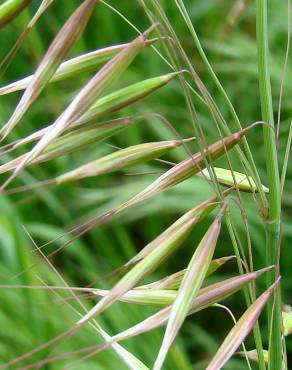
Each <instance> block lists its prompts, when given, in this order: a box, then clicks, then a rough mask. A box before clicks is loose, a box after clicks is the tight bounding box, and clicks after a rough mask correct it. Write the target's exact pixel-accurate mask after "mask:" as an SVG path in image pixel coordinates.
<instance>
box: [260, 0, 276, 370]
mask: <svg viewBox="0 0 292 370" xmlns="http://www.w3.org/2000/svg"><path fill="white" fill-rule="evenodd" d="M256 26H257V46H258V74H259V90H260V101H261V110H262V119H263V121H265V122H267V123H268V124H269V126H264V127H263V136H264V145H265V151H266V167H267V176H268V183H269V188H270V198H269V214H268V219H267V222H266V238H267V246H266V251H267V265H271V264H274V265H276V269H275V271H272V272H271V273H268V275H267V276H268V279H267V280H268V281H267V283H268V285H269V286H270V285H271V283H272V282H273V281H274V280H275V277H276V276H277V275H278V274H279V253H280V252H279V250H280V227H281V187H280V176H279V168H278V158H277V148H276V138H275V131H274V117H273V105H272V93H271V82H270V73H269V60H268V59H269V47H268V30H267V0H256ZM274 302H275V304H274V305H272V304H269V305H268V317H269V330H270V333H271V335H270V338H272V340H270V343H269V369H270V370H272V369H282V323H281V320H282V317H281V293H280V287H278V289H277V290H276V292H275V294H274ZM273 308H274V310H273Z"/></svg>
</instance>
